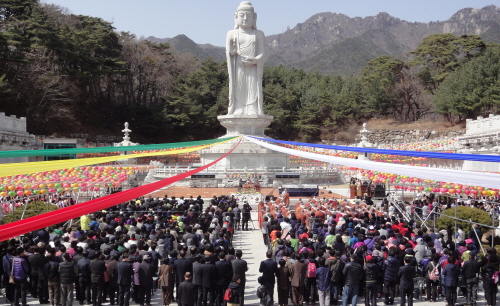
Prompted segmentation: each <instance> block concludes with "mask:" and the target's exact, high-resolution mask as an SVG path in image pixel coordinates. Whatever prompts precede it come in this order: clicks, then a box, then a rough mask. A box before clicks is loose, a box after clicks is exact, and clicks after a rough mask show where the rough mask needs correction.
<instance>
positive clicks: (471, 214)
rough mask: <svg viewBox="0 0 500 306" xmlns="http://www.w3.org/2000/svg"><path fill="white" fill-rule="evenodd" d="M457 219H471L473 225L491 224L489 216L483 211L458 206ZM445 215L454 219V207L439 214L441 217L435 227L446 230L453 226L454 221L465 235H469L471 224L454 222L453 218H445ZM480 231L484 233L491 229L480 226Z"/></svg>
mask: <svg viewBox="0 0 500 306" xmlns="http://www.w3.org/2000/svg"><path fill="white" fill-rule="evenodd" d="M456 209H457V216H456V217H457V218H459V219H464V220H469V219H471V220H472V222H474V223H482V224H491V217H490V215H489V214H488V213H487V212H485V211H484V210H481V209H478V208H472V207H467V206H458V207H457V208H456ZM446 215H448V216H451V217H455V207H452V208H449V209H446V210H445V211H443V212H442V213H441V217H440V218H439V219H438V220H437V225H438V226H439V227H443V228H447V227H448V226H452V227H454V226H455V221H456V222H457V226H458V225H462V226H463V229H464V231H465V233H466V234H469V232H470V230H471V227H472V223H470V222H466V221H460V220H455V219H453V218H449V217H446ZM480 228H481V231H482V232H483V234H484V233H486V232H488V231H489V230H491V228H488V227H483V226H481V227H480Z"/></svg>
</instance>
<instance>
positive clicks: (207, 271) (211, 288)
mask: <svg viewBox="0 0 500 306" xmlns="http://www.w3.org/2000/svg"><path fill="white" fill-rule="evenodd" d="M210 258H211V256H210V255H208V254H207V255H205V264H203V265H202V266H201V286H202V287H203V297H202V299H203V300H202V305H203V306H206V305H207V302H208V305H210V306H212V305H213V304H214V301H215V288H216V285H215V283H214V279H216V277H217V269H216V268H215V265H213V264H212V263H210Z"/></svg>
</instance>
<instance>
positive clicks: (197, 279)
mask: <svg viewBox="0 0 500 306" xmlns="http://www.w3.org/2000/svg"><path fill="white" fill-rule="evenodd" d="M204 264H205V257H202V256H200V257H198V261H196V262H194V263H193V276H192V278H193V284H194V285H195V286H196V289H197V292H198V293H197V302H196V305H197V306H201V300H202V297H203V287H202V286H201V268H202V267H203V265H204Z"/></svg>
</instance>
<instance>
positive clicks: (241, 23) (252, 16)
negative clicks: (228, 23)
mask: <svg viewBox="0 0 500 306" xmlns="http://www.w3.org/2000/svg"><path fill="white" fill-rule="evenodd" d="M234 28H235V29H239V28H242V29H250V28H253V29H257V13H255V11H254V9H253V6H252V3H250V1H243V2H241V3H240V5H239V6H238V9H237V11H236V13H234Z"/></svg>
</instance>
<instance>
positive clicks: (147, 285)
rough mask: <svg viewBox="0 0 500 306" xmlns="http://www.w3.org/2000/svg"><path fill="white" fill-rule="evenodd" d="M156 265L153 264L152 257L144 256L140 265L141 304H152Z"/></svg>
mask: <svg viewBox="0 0 500 306" xmlns="http://www.w3.org/2000/svg"><path fill="white" fill-rule="evenodd" d="M153 275H154V267H153V265H152V264H151V258H150V257H149V256H148V255H144V256H143V257H142V263H141V264H140V265H139V279H140V280H141V287H140V291H139V301H140V304H141V305H144V304H145V305H147V306H150V305H151V291H152V290H153Z"/></svg>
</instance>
